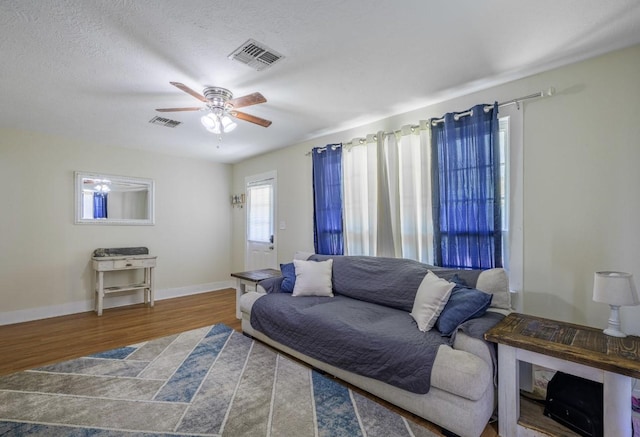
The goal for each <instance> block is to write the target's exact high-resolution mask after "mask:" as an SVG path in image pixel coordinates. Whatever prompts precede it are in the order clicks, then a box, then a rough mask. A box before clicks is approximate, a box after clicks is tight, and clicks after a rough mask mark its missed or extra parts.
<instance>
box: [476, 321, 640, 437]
mask: <svg viewBox="0 0 640 437" xmlns="http://www.w3.org/2000/svg"><path fill="white" fill-rule="evenodd" d="M485 339H486V340H488V341H492V342H495V343H498V416H499V417H498V426H499V433H500V435H501V436H503V437H515V436H517V435H523V434H522V433H523V432H524V431H525V429H524V428H523V427H522V426H521V425H519V424H518V418H519V417H520V395H519V371H518V370H519V366H518V361H526V362H529V363H533V364H537V365H540V366H543V367H547V368H550V369H554V370H559V371H561V372H564V373H569V374H572V375H576V376H580V377H582V378H586V379H590V380H592V381H596V382H601V383H602V384H603V390H604V417H603V419H604V435H605V436H620V437H627V436H631V385H632V378H640V337H636V336H628V337H626V338H618V337H610V336H608V335H605V334H604V333H603V332H602V330H600V329H595V328H590V327H587V326H581V325H575V324H571V323H564V322H559V321H556V320H549V319H544V318H540V317H533V316H528V315H524V314H518V313H512V314H510V315H509V316H507V317H506V318H505V319H504V320H503V321H502V322H500V323H498V324H497V325H496V326H495V327H493V328H492V329H490V330H489V331H487V333H485ZM519 433H520V434H519ZM528 435H530V434H528Z"/></svg>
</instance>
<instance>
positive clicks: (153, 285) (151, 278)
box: [148, 267, 156, 307]
mask: <svg viewBox="0 0 640 437" xmlns="http://www.w3.org/2000/svg"><path fill="white" fill-rule="evenodd" d="M148 270H149V306H150V307H153V303H154V301H155V294H156V279H155V276H156V269H155V267H149V269H148Z"/></svg>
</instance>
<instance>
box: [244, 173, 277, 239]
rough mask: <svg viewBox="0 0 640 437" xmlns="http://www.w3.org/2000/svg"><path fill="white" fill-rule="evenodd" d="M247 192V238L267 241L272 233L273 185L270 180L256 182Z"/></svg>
mask: <svg viewBox="0 0 640 437" xmlns="http://www.w3.org/2000/svg"><path fill="white" fill-rule="evenodd" d="M247 194H248V196H247V197H248V207H247V240H248V241H255V242H261V243H269V242H271V241H272V235H273V213H272V211H273V208H272V204H273V185H272V183H271V182H270V181H260V182H256V183H255V184H253V185H250V186H249V188H248V193H247Z"/></svg>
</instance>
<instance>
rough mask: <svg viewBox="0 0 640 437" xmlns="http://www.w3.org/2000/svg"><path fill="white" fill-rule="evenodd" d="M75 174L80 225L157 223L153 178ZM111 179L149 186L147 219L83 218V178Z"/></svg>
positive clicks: (142, 224) (76, 201)
mask: <svg viewBox="0 0 640 437" xmlns="http://www.w3.org/2000/svg"><path fill="white" fill-rule="evenodd" d="M74 175H75V218H76V220H75V223H76V224H78V225H141V226H150V225H154V224H155V211H154V197H155V184H154V182H153V179H146V178H133V177H128V176H118V175H111V174H105V173H89V172H81V171H76V172H74ZM85 178H90V179H110V180H111V181H115V182H124V183H133V184H140V185H144V186H146V187H147V190H148V191H149V195H148V196H147V211H148V212H149V214H148V217H147V218H146V219H114V218H111V219H110V218H106V219H86V218H82V198H83V196H82V189H83V183H82V181H83V179H85Z"/></svg>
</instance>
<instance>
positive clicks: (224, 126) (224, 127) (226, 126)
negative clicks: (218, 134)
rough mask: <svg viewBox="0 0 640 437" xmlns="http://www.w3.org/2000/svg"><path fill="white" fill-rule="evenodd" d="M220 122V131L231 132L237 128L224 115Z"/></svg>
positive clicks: (229, 118)
mask: <svg viewBox="0 0 640 437" xmlns="http://www.w3.org/2000/svg"><path fill="white" fill-rule="evenodd" d="M220 122H221V123H222V130H223V131H225V132H231V131H232V130H234V129H235V128H236V126H238V125H237V124H236V123H235V122H234V121H233V120H232V119H231V117H229V116H228V115H224V116H223V117H222V118H221V119H220Z"/></svg>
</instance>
